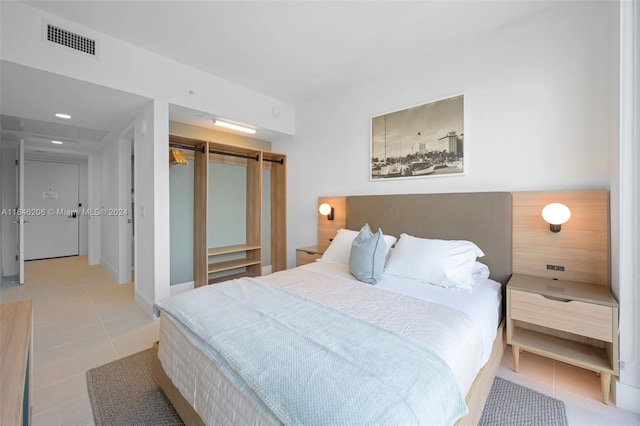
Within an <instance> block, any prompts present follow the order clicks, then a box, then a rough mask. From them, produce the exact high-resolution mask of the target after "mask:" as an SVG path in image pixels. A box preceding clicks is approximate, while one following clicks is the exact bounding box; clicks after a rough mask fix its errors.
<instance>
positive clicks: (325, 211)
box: [318, 203, 333, 220]
mask: <svg viewBox="0 0 640 426" xmlns="http://www.w3.org/2000/svg"><path fill="white" fill-rule="evenodd" d="M318 211H319V212H320V214H321V215H322V216H326V217H327V220H333V207H331V206H330V205H329V204H327V203H322V204H320V207H319V208H318Z"/></svg>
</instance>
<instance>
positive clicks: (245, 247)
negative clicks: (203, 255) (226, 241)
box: [207, 244, 260, 256]
mask: <svg viewBox="0 0 640 426" xmlns="http://www.w3.org/2000/svg"><path fill="white" fill-rule="evenodd" d="M259 249H260V245H259V244H239V245H235V246H226V247H216V248H210V249H209V250H207V254H208V255H209V256H217V255H219V254H229V253H241V252H243V251H249V250H259Z"/></svg>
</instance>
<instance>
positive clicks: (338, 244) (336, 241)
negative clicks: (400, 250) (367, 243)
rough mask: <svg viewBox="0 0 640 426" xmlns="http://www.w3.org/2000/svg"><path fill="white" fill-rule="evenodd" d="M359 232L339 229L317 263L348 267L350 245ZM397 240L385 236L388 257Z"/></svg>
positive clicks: (391, 236) (390, 236)
mask: <svg viewBox="0 0 640 426" xmlns="http://www.w3.org/2000/svg"><path fill="white" fill-rule="evenodd" d="M358 234H359V231H352V230H350V229H339V230H338V233H337V234H336V236H335V237H333V240H332V241H331V244H329V247H327V249H326V250H325V251H324V254H323V255H322V257H321V258H320V259H318V261H319V262H327V263H338V264H340V265H348V264H349V257H350V256H351V243H353V240H354V239H355V238H356V237H357V236H358ZM397 240H398V239H397V238H396V237H394V236H393V235H385V236H384V241H385V243H387V253H386V255H387V256H388V255H389V250H391V247H393V245H394V244H395V243H396V241H397Z"/></svg>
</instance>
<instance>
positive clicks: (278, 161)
mask: <svg viewBox="0 0 640 426" xmlns="http://www.w3.org/2000/svg"><path fill="white" fill-rule="evenodd" d="M209 154H220V155H229V156H231V157H239V158H246V159H249V160H256V161H259V160H260V156H259V155H257V154H256V156H255V157H254V156H253V155H244V154H235V153H233V152H224V151H215V150H213V149H210V150H209ZM262 161H270V162H272V163H280V164H284V159H283V158H281V159H279V160H272V159H271V158H263V159H262Z"/></svg>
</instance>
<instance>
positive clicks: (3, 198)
mask: <svg viewBox="0 0 640 426" xmlns="http://www.w3.org/2000/svg"><path fill="white" fill-rule="evenodd" d="M16 147H17V142H16V143H9V142H7V141H6V140H2V141H0V210H1V209H7V210H12V209H15V208H16V167H15V160H16V149H17V148H16ZM16 219H17V217H16V216H14V215H9V214H5V215H2V216H0V241H1V244H0V246H1V249H0V266H1V267H2V271H3V274H4V276H11V275H17V274H18V262H16V257H15V256H16V244H17V235H16V225H15V224H14V223H13V222H14V221H15V220H16ZM0 278H1V277H0Z"/></svg>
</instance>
